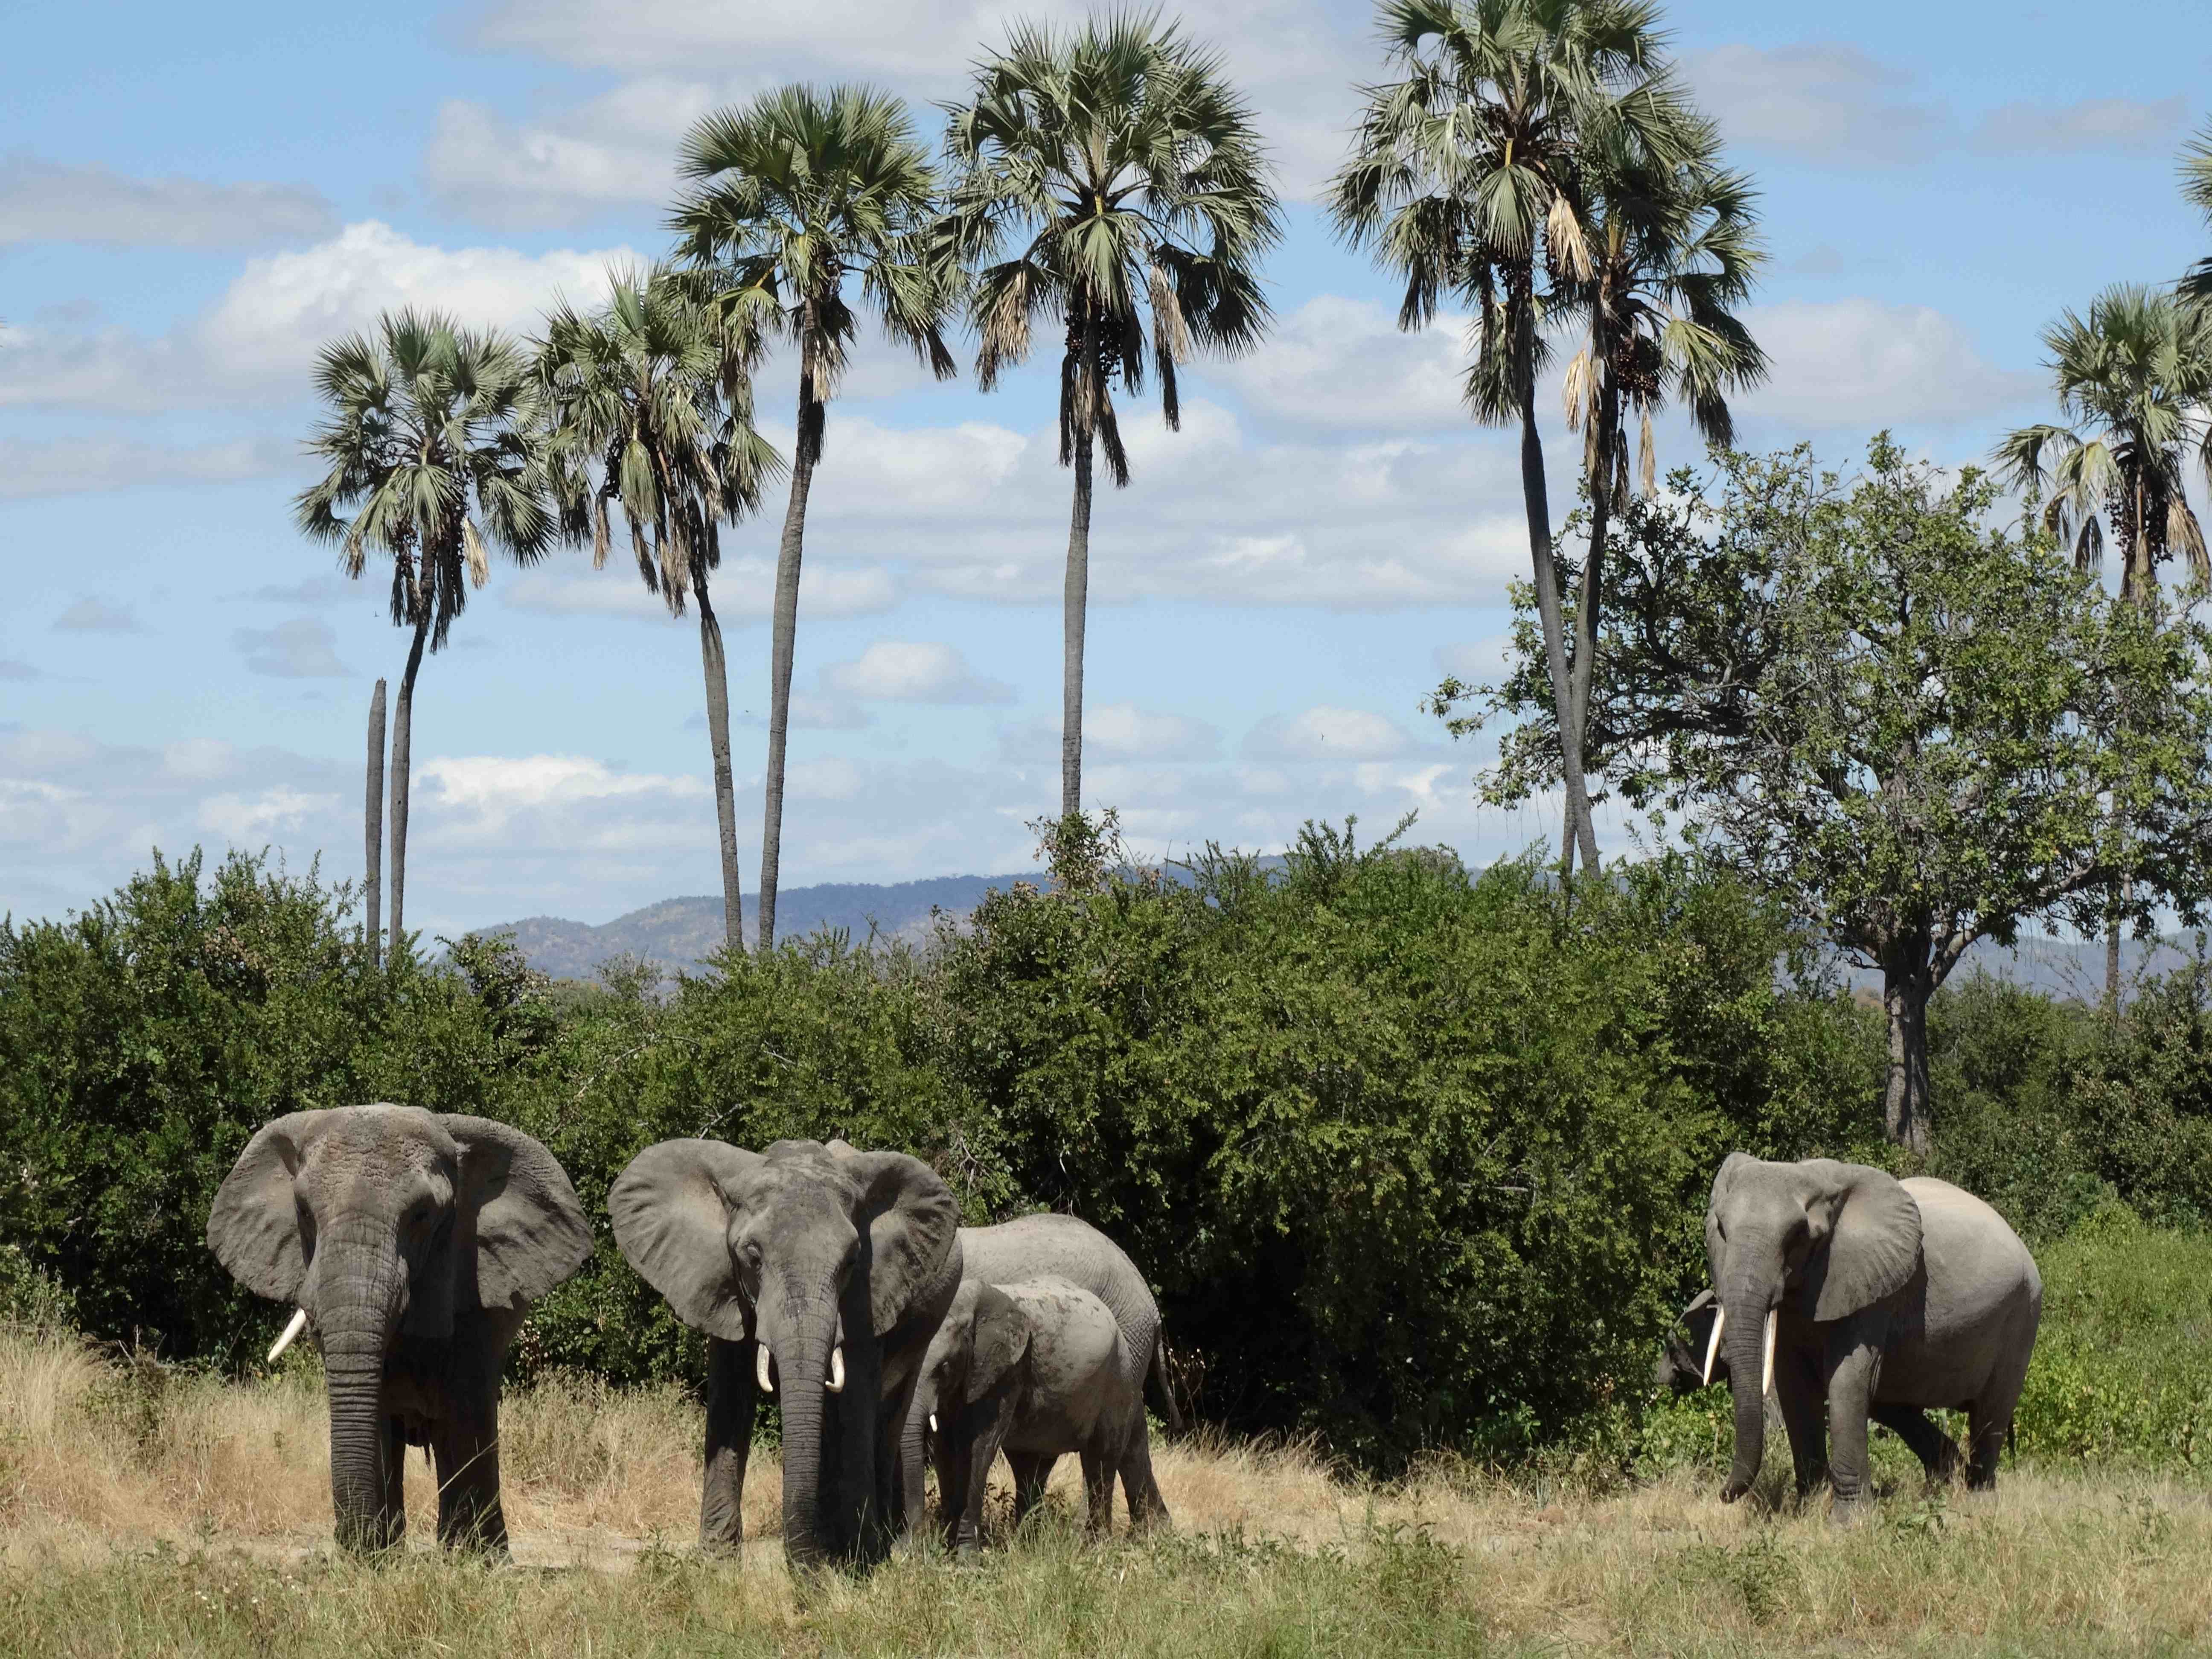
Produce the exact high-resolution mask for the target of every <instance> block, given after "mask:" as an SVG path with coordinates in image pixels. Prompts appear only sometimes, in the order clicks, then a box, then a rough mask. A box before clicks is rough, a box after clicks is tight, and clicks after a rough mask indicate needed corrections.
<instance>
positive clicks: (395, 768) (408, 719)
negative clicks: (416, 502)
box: [392, 600, 430, 957]
mask: <svg viewBox="0 0 2212 1659" xmlns="http://www.w3.org/2000/svg"><path fill="white" fill-rule="evenodd" d="M429 635H430V606H429V605H428V601H427V600H425V601H424V602H423V603H422V608H421V611H420V614H418V615H417V616H416V619H415V638H414V641H413V642H412V643H411V644H410V645H409V646H408V647H407V667H406V670H405V671H404V672H403V673H402V674H401V675H400V676H399V701H398V703H396V704H395V705H394V706H393V708H392V956H394V957H397V956H398V954H399V953H400V951H403V950H404V949H405V948H406V943H407V936H406V934H405V933H404V931H403V930H404V927H405V924H404V922H403V921H401V919H400V917H401V913H402V911H403V910H404V908H405V906H406V901H407V788H408V781H409V764H410V758H411V756H412V751H413V747H414V737H415V676H416V674H417V673H418V672H420V671H421V670H422V642H423V641H425V640H426V639H428V637H429Z"/></svg>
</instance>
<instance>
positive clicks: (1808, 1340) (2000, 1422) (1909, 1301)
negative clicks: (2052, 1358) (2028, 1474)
mask: <svg viewBox="0 0 2212 1659" xmlns="http://www.w3.org/2000/svg"><path fill="white" fill-rule="evenodd" d="M1705 1252H1706V1255H1707V1257H1708V1258H1709V1260H1710V1261H1711V1266H1712V1272H1713V1285H1714V1286H1715V1290H1716V1293H1717V1316H1716V1318H1715V1321H1714V1326H1713V1328H1712V1331H1711V1335H1710V1336H1709V1338H1708V1340H1707V1344H1706V1346H1707V1353H1708V1358H1709V1359H1710V1358H1711V1355H1712V1354H1714V1353H1715V1352H1725V1353H1726V1355H1727V1357H1728V1364H1729V1389H1730V1390H1731V1392H1732V1393H1733V1395H1734V1396H1735V1459H1734V1462H1733V1464H1732V1466H1731V1468H1730V1469H1729V1478H1728V1484H1727V1485H1726V1486H1724V1487H1723V1488H1722V1492H1721V1497H1722V1498H1723V1500H1726V1501H1733V1500H1734V1499H1735V1498H1741V1496H1742V1495H1743V1494H1744V1493H1745V1492H1747V1491H1749V1490H1750V1488H1751V1484H1752V1481H1753V1479H1754V1478H1756V1476H1757V1475H1758V1474H1759V1459H1760V1456H1761V1455H1762V1454H1763V1452H1764V1451H1765V1430H1766V1423H1765V1408H1764V1405H1763V1401H1764V1396H1765V1392H1766V1389H1768V1388H1769V1387H1771V1388H1772V1389H1773V1390H1774V1391H1775V1394H1776V1395H1777V1396H1778V1400H1779V1401H1780V1403H1781V1407H1782V1419H1783V1423H1784V1427H1785V1429H1786V1430H1787V1431H1788V1433H1789V1436H1790V1455H1791V1457H1792V1460H1793V1461H1794V1462H1795V1463H1796V1477H1797V1491H1798V1493H1799V1495H1800V1496H1801V1497H1802V1496H1804V1495H1806V1494H1808V1493H1809V1492H1811V1491H1812V1489H1813V1488H1814V1486H1816V1485H1817V1484H1818V1483H1819V1482H1820V1481H1821V1480H1828V1481H1830V1482H1831V1483H1832V1485H1833V1486H1834V1489H1835V1495H1836V1501H1837V1503H1838V1505H1839V1506H1848V1505H1850V1504H1856V1503H1857V1502H1859V1501H1860V1500H1862V1499H1863V1498H1866V1497H1867V1496H1868V1485H1867V1421H1868V1419H1869V1417H1870V1416H1872V1417H1875V1419H1876V1420H1880V1421H1886V1422H1887V1423H1889V1425H1890V1426H1892V1427H1893V1428H1896V1429H1897V1430H1898V1431H1899V1434H1900V1435H1903V1436H1904V1437H1905V1441H1906V1443H1907V1444H1909V1445H1911V1446H1912V1448H1913V1449H1914V1451H1916V1452H1917V1453H1918V1454H1919V1455H1920V1456H1921V1459H1922V1462H1923V1463H1925V1464H1927V1465H1928V1467H1929V1469H1930V1470H1931V1472H1937V1473H1948V1471H1949V1470H1950V1469H1951V1468H1954V1467H1955V1465H1956V1462H1957V1461H1958V1454H1957V1452H1956V1450H1955V1449H1953V1450H1952V1451H1951V1452H1950V1453H1949V1455H1948V1457H1947V1456H1946V1455H1945V1448H1946V1447H1948V1445H1949V1441H1948V1437H1946V1436H1943V1435H1942V1433H1941V1432H1940V1431H1937V1430H1936V1428H1935V1426H1934V1425H1932V1424H1930V1423H1929V1422H1928V1419H1926V1418H1925V1416H1923V1415H1922V1412H1923V1409H1924V1408H1925V1407H1931V1406H1940V1407H1963V1408H1964V1409H1965V1411H1966V1415H1967V1445H1966V1472H1967V1476H1966V1478H1967V1483H1968V1485H1970V1486H1974V1487H1978V1488H1985V1487H1990V1486H1995V1485H1996V1476H1997V1459H1998V1455H1999V1454H2000V1453H2001V1452H2002V1449H2003V1447H2004V1443H2005V1436H2006V1432H2007V1431H2008V1429H2009V1428H2010V1427H2011V1425H2012V1414H2013V1408H2014V1407H2015V1406H2016V1405H2017V1404H2018V1403H2019V1401H2020V1392H2021V1385H2022V1384H2023V1383H2025V1382H2026V1380H2027V1362H2028V1356H2029V1355H2030V1354H2031V1353H2032V1352H2033V1351H2034V1348H2035V1333H2036V1327H2037V1324H2038V1322H2039V1320H2040V1318H2041V1316H2042V1309H2043V1281H2042V1279H2041V1277H2040V1276H2039V1274H2038V1273H2037V1272H2036V1268H2035V1261H2034V1259H2033V1257H2032V1256H2030V1255H2028V1253H2027V1246H2025V1245H2024V1244H2022V1243H2021V1242H2020V1239H2019V1237H2018V1236H2017V1235H2016V1234H2015V1233H2014V1231H2013V1230H2012V1229H2011V1228H2010V1227H2008V1226H2007V1225H2005V1221H2004V1218H2003V1217H2002V1216H2000V1215H1999V1214H1998V1213H1997V1212H1996V1211H1995V1210H1993V1209H1991V1208H1990V1206H1988V1205H1986V1204H1984V1203H1983V1202H1982V1200H1979V1199H1978V1198H1976V1197H1974V1196H1972V1194H1968V1193H1965V1192H1961V1191H1960V1189H1959V1188H1956V1187H1954V1186H1952V1185H1950V1184H1949V1183H1948V1182H1942V1181H1936V1180H1931V1179H1929V1178H1927V1177H1924V1176H1916V1177H1913V1178H1911V1179H1910V1180H1905V1181H1899V1180H1898V1179H1897V1178H1896V1177H1895V1176H1890V1175H1887V1174H1886V1173H1884V1172H1883V1171H1882V1170H1875V1169H1870V1168H1869V1167H1868V1166H1866V1165H1864V1164H1838V1163H1837V1162H1835V1161H1834V1160H1832V1159H1830V1158H1808V1159H1806V1160H1805V1161H1804V1162H1802V1163H1798V1164H1769V1163H1765V1162H1762V1161H1761V1160H1759V1159H1758V1158H1751V1157H1749V1156H1747V1155H1746V1154H1745V1153H1742V1152H1735V1153H1731V1154H1730V1155H1729V1159H1728V1161H1727V1162H1726V1163H1724V1164H1722V1165H1721V1169H1720V1173H1719V1174H1718V1175H1717V1176H1715V1177H1714V1180H1713V1193H1712V1201H1711V1205H1710V1206H1708V1208H1707V1210H1706V1212H1705ZM1916 1425H1917V1426H1916ZM1931 1437H1932V1438H1931ZM1939 1441H1940V1442H1942V1444H1941V1445H1938V1444H1937V1443H1936V1442H1939Z"/></svg>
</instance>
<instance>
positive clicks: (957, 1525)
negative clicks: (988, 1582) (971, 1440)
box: [932, 1418, 981, 1551]
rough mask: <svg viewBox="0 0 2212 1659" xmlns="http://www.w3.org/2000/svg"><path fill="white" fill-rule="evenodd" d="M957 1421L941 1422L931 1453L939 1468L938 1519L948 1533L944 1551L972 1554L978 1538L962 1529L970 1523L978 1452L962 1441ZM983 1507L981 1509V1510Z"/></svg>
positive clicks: (944, 1420) (943, 1420) (946, 1420)
mask: <svg viewBox="0 0 2212 1659" xmlns="http://www.w3.org/2000/svg"><path fill="white" fill-rule="evenodd" d="M963 1435H964V1431H963V1428H962V1426H961V1425H960V1422H959V1420H958V1419H957V1418H940V1419H939V1427H938V1431H937V1434H936V1436H935V1437H934V1442H935V1443H934V1444H933V1447H932V1450H933V1452H934V1453H935V1461H936V1464H937V1518H938V1522H939V1525H940V1526H942V1527H943V1528H944V1531H945V1548H947V1549H949V1550H962V1551H966V1550H972V1549H973V1548H974V1547H975V1534H974V1532H973V1531H972V1530H969V1531H968V1532H966V1533H965V1534H964V1536H963V1528H968V1527H970V1526H971V1523H970V1522H969V1520H968V1483H969V1480H970V1479H971V1478H972V1477H973V1474H974V1465H975V1452H974V1449H973V1447H972V1446H970V1445H969V1444H968V1443H967V1442H966V1441H965V1439H964V1438H963ZM978 1507H979V1508H980V1507H981V1506H980V1505H979V1506H978Z"/></svg>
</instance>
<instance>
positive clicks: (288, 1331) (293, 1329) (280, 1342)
mask: <svg viewBox="0 0 2212 1659" xmlns="http://www.w3.org/2000/svg"><path fill="white" fill-rule="evenodd" d="M306 1329H307V1310H306V1309H305V1308H301V1309H299V1310H296V1311H295V1313H294V1314H293V1315H292V1322H291V1323H290V1324H289V1325H287V1326H286V1327H285V1328H284V1334H283V1335H282V1336H280V1337H278V1338H277V1339H276V1346H274V1347H272V1348H270V1350H269V1363H270V1364H272V1365H273V1364H276V1356H277V1355H278V1354H280V1353H282V1352H284V1350H285V1349H287V1348H289V1347H290V1346H292V1339H293V1338H294V1337H295V1336H297V1335H299V1334H300V1333H301V1331H304V1330H306Z"/></svg>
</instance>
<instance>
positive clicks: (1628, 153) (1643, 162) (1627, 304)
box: [1432, 110, 1766, 749]
mask: <svg viewBox="0 0 2212 1659" xmlns="http://www.w3.org/2000/svg"><path fill="white" fill-rule="evenodd" d="M1637 137H1638V134H1637V132H1636V131H1635V129H1634V128H1633V127H1631V126H1629V125H1626V124H1620V123H1606V124H1601V125H1600V127H1599V129H1598V131H1596V133H1595V135H1594V137H1593V139H1592V142H1590V143H1588V144H1586V145H1585V146H1584V155H1583V168H1582V182H1583V187H1584V190H1585V191H1586V195H1587V206H1586V209H1585V216H1586V218H1587V221H1588V222H1587V223H1586V225H1585V226H1584V241H1585V244H1586V246H1587V247H1588V249H1589V258H1588V260H1587V262H1586V265H1585V268H1584V273H1583V275H1582V276H1579V277H1573V276H1570V277H1569V279H1568V280H1567V281H1565V282H1564V283H1560V284H1559V286H1558V287H1557V289H1555V292H1554V294H1553V302H1552V307H1553V312H1554V313H1555V314H1559V315H1561V316H1562V317H1564V318H1565V319H1571V322H1572V323H1573V325H1575V326H1576V327H1577V329H1578V330H1579V331H1581V332H1582V335H1583V343H1582V347H1581V349H1579V350H1578V351H1577V353H1576V354H1575V356H1574V357H1573V358H1572V359H1571V361H1570V362H1568V364H1567V372H1566V385H1565V397H1566V405H1567V425H1568V428H1570V429H1571V430H1576V431H1580V432H1581V433H1582V434H1583V440H1584V441H1583V490H1584V493H1585V494H1586V495H1587V496H1588V498H1589V548H1588V550H1587V551H1586V552H1585V553H1584V555H1583V566H1582V584H1581V590H1580V592H1579V593H1578V594H1577V600H1576V605H1575V611H1574V618H1573V622H1574V638H1573V642H1572V643H1573V648H1572V651H1571V655H1570V668H1569V678H1568V690H1569V701H1570V704H1571V708H1570V714H1569V719H1570V720H1571V725H1572V728H1573V732H1574V739H1575V743H1576V745H1577V749H1579V748H1580V747H1581V746H1582V744H1583V743H1584V742H1585V741H1586V738H1585V732H1586V730H1587V727H1588V724H1589V694H1590V683H1591V677H1592V675H1593V674H1594V672H1595V669H1596V666H1597V651H1598V641H1597V631H1596V630H1597V620H1598V617H1600V616H1601V614H1602V612H1603V609H1604V604H1603V598H1602V594H1603V589H1604V578H1605V550H1606V538H1607V532H1608V529H1609V527H1610V526H1611V523H1612V519H1613V507H1614V505H1615V503H1616V502H1619V501H1626V500H1627V498H1628V496H1629V494H1630V489H1631V486H1630V480H1629V471H1628V430H1627V420H1626V417H1627V416H1630V415H1634V416H1636V419H1637V425H1638V435H1637V451H1638V488H1640V489H1642V491H1643V493H1644V495H1650V494H1651V493H1652V490H1653V489H1654V488H1655V487H1656V483H1657V473H1658V458H1657V453H1656V446H1655V445H1654V443H1653V441H1652V435H1651V421H1652V417H1653V416H1655V415H1657V414H1659V413H1661V412H1662V410H1665V409H1666V407H1667V406H1668V402H1669V401H1670V400H1671V401H1674V402H1676V403H1679V404H1682V405H1683V406H1684V407H1686V409H1687V410H1689V412H1690V416H1691V419H1692V422H1694V423H1695V424H1696V426H1697V428H1698V431H1699V434H1700V435H1702V436H1703V437H1704V438H1705V441H1706V442H1707V443H1708V444H1709V445H1717V446H1719V447H1723V448H1725V447H1730V446H1732V445H1733V444H1734V443H1735V420H1734V417H1733V416H1731V414H1730V412H1729V404H1728V398H1729V393H1730V392H1737V391H1741V390H1742V389H1744V388H1746V387H1748V386H1755V385H1757V384H1758V383H1759V381H1761V380H1765V378H1766V354H1765V352H1764V351H1762V350H1761V349H1759V343H1758V342H1757V341H1755V340H1753V338H1752V337H1751V332H1750V331H1749V330H1748V329H1747V328H1746V327H1745V326H1744V324H1743V321H1742V319H1741V318H1740V317H1739V316H1738V315H1737V314H1736V311H1737V308H1739V307H1741V306H1742V305H1743V303H1744V302H1745V301H1747V299H1749V297H1750V295H1751V287H1752V283H1753V278H1754V276H1756V275H1757V273H1758V270H1759V266H1760V265H1761V264H1764V263H1765V252H1764V250H1763V249H1761V247H1760V246H1759V240H1758V218H1757V215H1756V212H1755V211H1754V209H1753V203H1754V201H1755V199H1756V194H1755V192H1754V191H1753V189H1752V186H1751V181H1750V180H1749V179H1748V178H1747V177H1746V175H1744V174H1743V173H1739V172H1736V171H1735V170H1733V169H1731V168H1729V167H1724V166H1723V165H1722V162H1721V151H1722V143H1721V135H1720V130H1719V129H1718V128H1717V126H1715V125H1713V124H1712V123H1711V121H1709V120H1707V119H1705V118H1704V117H1702V116H1699V115H1696V114H1694V113H1692V112H1688V111H1686V110H1685V111H1680V112H1677V113H1676V118H1675V121H1674V131H1672V132H1671V133H1670V134H1669V135H1668V137H1669V140H1670V147H1679V153H1678V154H1654V153H1653V152H1652V151H1651V150H1650V149H1649V148H1647V147H1646V146H1644V145H1642V144H1640V143H1637V142H1636V139H1637ZM1441 695H1442V701H1443V703H1444V704H1445V705H1446V706H1448V705H1449V702H1450V696H1449V692H1448V691H1447V692H1443V693H1442V694H1441ZM1432 701H1434V700H1432Z"/></svg>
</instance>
